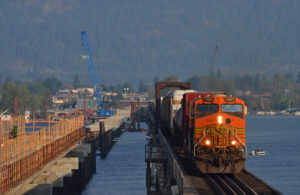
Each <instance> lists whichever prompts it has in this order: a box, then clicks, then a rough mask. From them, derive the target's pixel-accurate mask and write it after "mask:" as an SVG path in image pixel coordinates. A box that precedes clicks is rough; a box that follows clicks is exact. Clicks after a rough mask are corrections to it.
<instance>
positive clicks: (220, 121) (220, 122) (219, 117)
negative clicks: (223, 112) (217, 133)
mask: <svg viewBox="0 0 300 195" xmlns="http://www.w3.org/2000/svg"><path fill="white" fill-rule="evenodd" d="M222 123H223V117H222V116H218V124H222Z"/></svg>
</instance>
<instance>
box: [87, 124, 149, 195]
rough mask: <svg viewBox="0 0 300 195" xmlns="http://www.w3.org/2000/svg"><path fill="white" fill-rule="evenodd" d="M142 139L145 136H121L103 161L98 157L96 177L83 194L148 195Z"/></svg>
mask: <svg viewBox="0 0 300 195" xmlns="http://www.w3.org/2000/svg"><path fill="white" fill-rule="evenodd" d="M141 128H145V126H144V125H142V124H141ZM145 136H146V132H124V133H123V134H122V136H121V138H120V141H118V142H117V143H116V144H115V145H114V146H113V148H112V149H111V151H110V152H109V154H108V155H107V157H106V158H105V159H100V157H97V171H96V172H97V173H96V174H95V175H93V177H92V179H91V180H90V182H89V183H88V185H87V186H86V188H85V190H84V192H83V193H82V194H83V195H90V194H91V195H92V194H101V195H106V194H107V195H112V194H120V195H122V194H124V195H125V194H130V195H134V194H136V195H143V194H147V190H146V163H145V144H146V138H145Z"/></svg>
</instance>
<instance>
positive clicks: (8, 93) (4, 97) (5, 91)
mask: <svg viewBox="0 0 300 195" xmlns="http://www.w3.org/2000/svg"><path fill="white" fill-rule="evenodd" d="M15 97H16V85H15V84H14V83H13V82H9V83H4V85H3V87H2V94H1V108H2V109H3V110H6V109H10V108H12V107H13V105H14V98H15Z"/></svg>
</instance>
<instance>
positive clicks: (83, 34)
mask: <svg viewBox="0 0 300 195" xmlns="http://www.w3.org/2000/svg"><path fill="white" fill-rule="evenodd" d="M81 39H82V46H83V50H84V55H83V56H82V58H83V59H85V60H86V62H87V64H88V70H89V75H90V79H91V84H92V86H93V87H94V97H95V99H96V102H97V108H98V115H100V116H110V115H113V114H114V111H113V110H110V111H106V110H105V109H104V108H103V101H102V97H101V91H100V82H99V80H98V77H97V75H96V69H95V65H94V61H93V57H92V52H91V47H90V43H89V40H88V37H87V35H86V32H85V31H82V32H81Z"/></svg>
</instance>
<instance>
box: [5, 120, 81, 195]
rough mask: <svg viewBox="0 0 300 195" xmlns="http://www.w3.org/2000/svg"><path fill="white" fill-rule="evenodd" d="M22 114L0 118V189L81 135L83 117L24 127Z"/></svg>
mask: <svg viewBox="0 0 300 195" xmlns="http://www.w3.org/2000/svg"><path fill="white" fill-rule="evenodd" d="M22 118H24V116H23V117H18V118H13V119H12V120H11V121H5V122H4V121H1V122H0V193H3V192H5V191H7V190H8V189H9V188H10V187H13V186H15V185H17V184H18V183H19V182H20V181H21V180H22V179H24V178H25V177H28V176H29V175H31V174H32V173H34V172H35V171H37V170H38V169H40V168H41V167H42V166H43V165H45V164H46V163H48V162H49V161H51V160H52V159H53V158H54V157H56V156H57V155H58V154H59V153H61V152H63V151H64V150H66V149H67V148H69V147H71V146H72V145H73V144H75V143H76V142H77V141H79V140H80V139H81V138H82V137H83V136H84V117H83V116H78V117H75V118H72V119H67V120H64V121H59V122H56V123H54V124H51V123H50V121H49V125H47V126H44V127H38V126H35V125H33V127H32V130H31V129H30V130H29V131H28V129H27V130H26V124H25V120H23V119H22Z"/></svg>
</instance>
